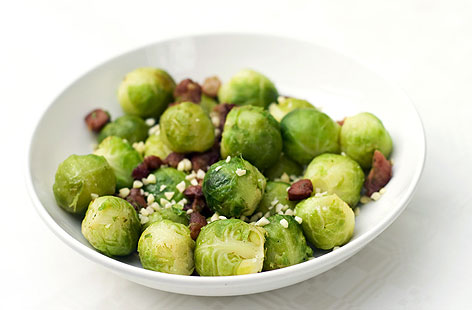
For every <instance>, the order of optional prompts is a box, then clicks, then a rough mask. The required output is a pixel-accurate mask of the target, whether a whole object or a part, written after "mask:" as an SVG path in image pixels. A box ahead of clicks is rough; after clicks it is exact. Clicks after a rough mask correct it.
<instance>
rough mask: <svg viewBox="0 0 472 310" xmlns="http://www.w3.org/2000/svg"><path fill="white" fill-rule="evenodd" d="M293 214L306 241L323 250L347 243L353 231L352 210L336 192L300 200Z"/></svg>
mask: <svg viewBox="0 0 472 310" xmlns="http://www.w3.org/2000/svg"><path fill="white" fill-rule="evenodd" d="M295 214H296V215H297V216H299V217H301V218H302V220H303V221H302V227H303V232H304V233H305V237H306V238H307V239H308V241H310V242H311V243H312V244H313V245H314V246H316V247H317V248H320V249H323V250H329V249H332V248H334V247H335V246H341V245H343V244H345V243H347V242H348V241H349V240H350V239H351V237H352V234H353V232H354V212H353V211H352V209H351V208H350V207H349V206H348V205H347V203H345V202H344V201H343V200H342V199H341V198H339V197H338V196H337V195H336V194H332V195H326V196H321V197H318V196H313V197H310V198H307V199H305V200H302V201H301V202H299V203H298V204H297V206H296V207H295Z"/></svg>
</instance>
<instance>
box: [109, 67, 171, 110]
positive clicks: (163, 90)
mask: <svg viewBox="0 0 472 310" xmlns="http://www.w3.org/2000/svg"><path fill="white" fill-rule="evenodd" d="M174 89H175V82H174V80H173V79H172V77H171V76H170V75H169V74H168V73H167V72H165V71H164V70H161V69H155V68H138V69H136V70H134V71H131V72H130V73H128V74H127V75H126V76H125V78H124V79H123V81H122V82H121V84H120V87H119V89H118V100H119V101H120V104H121V108H122V109H123V111H124V112H125V113H126V114H129V115H135V116H139V117H143V118H146V117H154V118H159V116H160V115H161V114H162V112H164V110H165V109H166V108H167V105H168V104H169V103H171V102H172V100H173V99H174V96H173V93H174Z"/></svg>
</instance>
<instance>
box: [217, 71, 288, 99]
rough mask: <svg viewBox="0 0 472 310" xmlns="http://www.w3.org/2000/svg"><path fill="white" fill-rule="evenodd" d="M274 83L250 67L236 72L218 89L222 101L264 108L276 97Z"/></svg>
mask: <svg viewBox="0 0 472 310" xmlns="http://www.w3.org/2000/svg"><path fill="white" fill-rule="evenodd" d="M278 95H279V94H278V92H277V89H276V88H275V86H274V84H273V83H272V82H271V81H270V80H269V79H268V78H267V77H265V76H264V75H262V74H260V73H259V72H256V71H254V70H250V69H244V70H241V71H239V72H238V73H236V74H235V75H234V76H233V77H232V78H231V79H230V80H229V81H228V82H226V83H224V84H223V86H221V87H220V89H219V91H218V99H219V101H220V102H222V103H234V104H237V105H255V106H259V107H263V108H266V107H267V106H268V105H269V104H271V103H272V102H275V101H276V100H277V97H278Z"/></svg>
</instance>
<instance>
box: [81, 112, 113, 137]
mask: <svg viewBox="0 0 472 310" xmlns="http://www.w3.org/2000/svg"><path fill="white" fill-rule="evenodd" d="M109 122H110V114H108V112H106V111H104V110H102V109H95V110H93V111H92V112H90V113H89V114H87V116H85V123H86V124H87V127H88V129H89V130H91V131H93V132H97V133H98V132H100V130H102V128H103V127H104V126H105V125H106V124H108V123H109Z"/></svg>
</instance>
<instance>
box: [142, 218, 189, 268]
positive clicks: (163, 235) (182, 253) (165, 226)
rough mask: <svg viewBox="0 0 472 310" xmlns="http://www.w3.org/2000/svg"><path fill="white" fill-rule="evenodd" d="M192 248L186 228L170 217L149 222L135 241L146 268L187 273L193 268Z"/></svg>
mask: <svg viewBox="0 0 472 310" xmlns="http://www.w3.org/2000/svg"><path fill="white" fill-rule="evenodd" d="M194 248H195V241H193V240H192V238H190V230H189V229H188V227H187V226H185V225H182V224H179V223H175V222H172V221H169V220H162V221H158V222H154V223H153V224H151V225H150V226H149V227H148V228H146V230H145V231H144V232H143V234H142V235H141V238H139V243H138V252H139V259H140V260H141V264H142V265H143V267H144V268H145V269H149V270H154V271H159V272H165V273H172V274H181V275H186V276H189V275H191V274H192V272H193V269H194V268H195V267H194V263H193V250H194Z"/></svg>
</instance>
